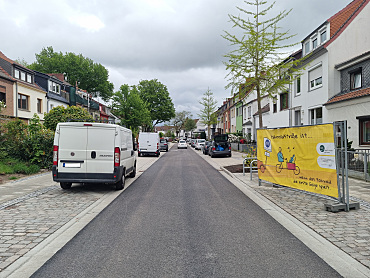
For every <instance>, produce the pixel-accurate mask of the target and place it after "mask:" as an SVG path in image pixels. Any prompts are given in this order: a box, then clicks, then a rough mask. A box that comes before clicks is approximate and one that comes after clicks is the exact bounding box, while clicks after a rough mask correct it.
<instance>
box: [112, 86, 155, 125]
mask: <svg viewBox="0 0 370 278" xmlns="http://www.w3.org/2000/svg"><path fill="white" fill-rule="evenodd" d="M112 108H113V113H114V114H115V115H116V116H117V117H119V118H121V125H123V126H126V127H128V128H130V129H131V130H138V129H139V127H140V126H142V125H150V124H151V118H150V112H149V110H148V108H147V107H146V105H145V103H144V101H143V100H142V99H141V98H140V96H139V93H138V91H137V88H136V87H135V86H131V87H130V86H129V85H126V84H125V85H122V86H121V88H120V90H119V91H118V92H116V93H115V94H114V96H113V104H112Z"/></svg>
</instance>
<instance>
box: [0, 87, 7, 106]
mask: <svg viewBox="0 0 370 278" xmlns="http://www.w3.org/2000/svg"><path fill="white" fill-rule="evenodd" d="M0 90H1V88H0ZM0 101H2V102H3V103H5V104H6V94H5V92H4V93H3V92H1V91H0Z"/></svg>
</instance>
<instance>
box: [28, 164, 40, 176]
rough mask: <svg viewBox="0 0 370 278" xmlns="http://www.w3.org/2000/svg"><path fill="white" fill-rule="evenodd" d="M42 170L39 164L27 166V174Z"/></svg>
mask: <svg viewBox="0 0 370 278" xmlns="http://www.w3.org/2000/svg"><path fill="white" fill-rule="evenodd" d="M38 172H40V167H39V166H38V165H35V164H32V165H30V166H28V167H27V169H26V174H27V175H31V174H36V173H38Z"/></svg>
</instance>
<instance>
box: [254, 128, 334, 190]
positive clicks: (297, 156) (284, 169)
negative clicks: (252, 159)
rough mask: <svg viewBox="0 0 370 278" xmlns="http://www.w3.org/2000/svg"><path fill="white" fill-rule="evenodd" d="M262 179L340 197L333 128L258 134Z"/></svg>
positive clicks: (281, 129) (258, 154) (273, 130)
mask: <svg viewBox="0 0 370 278" xmlns="http://www.w3.org/2000/svg"><path fill="white" fill-rule="evenodd" d="M257 159H258V175H259V178H260V179H262V180H265V181H269V182H272V183H276V184H280V185H284V186H288V187H293V188H297V189H301V190H305V191H309V192H314V193H319V194H323V195H327V196H332V197H338V186H337V171H336V163H335V145H334V131H333V124H323V125H315V126H302V127H289V128H279V129H258V130H257Z"/></svg>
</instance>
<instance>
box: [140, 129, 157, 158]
mask: <svg viewBox="0 0 370 278" xmlns="http://www.w3.org/2000/svg"><path fill="white" fill-rule="evenodd" d="M137 152H138V155H139V156H142V155H145V154H153V155H155V156H157V157H158V156H159V155H160V152H159V134H158V133H155V132H140V133H139V140H138V146H137Z"/></svg>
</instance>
